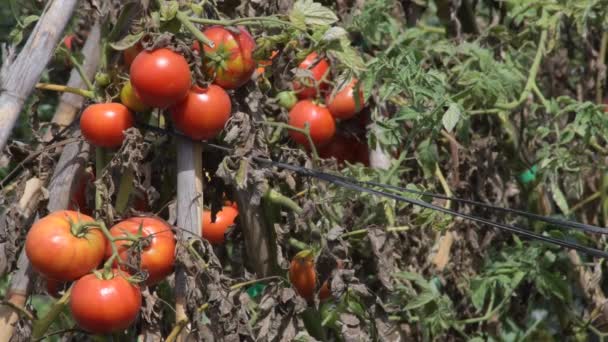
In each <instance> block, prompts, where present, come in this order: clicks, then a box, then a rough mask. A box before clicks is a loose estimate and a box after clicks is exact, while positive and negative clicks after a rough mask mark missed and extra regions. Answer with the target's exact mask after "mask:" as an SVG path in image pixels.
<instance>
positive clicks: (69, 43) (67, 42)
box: [63, 34, 74, 51]
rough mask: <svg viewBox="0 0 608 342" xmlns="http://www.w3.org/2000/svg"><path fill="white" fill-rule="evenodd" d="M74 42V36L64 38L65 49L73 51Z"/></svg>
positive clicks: (69, 35)
mask: <svg viewBox="0 0 608 342" xmlns="http://www.w3.org/2000/svg"><path fill="white" fill-rule="evenodd" d="M73 42H74V34H68V35H67V36H65V37H64V38H63V44H64V45H65V47H67V48H68V50H70V51H71V50H72V47H73Z"/></svg>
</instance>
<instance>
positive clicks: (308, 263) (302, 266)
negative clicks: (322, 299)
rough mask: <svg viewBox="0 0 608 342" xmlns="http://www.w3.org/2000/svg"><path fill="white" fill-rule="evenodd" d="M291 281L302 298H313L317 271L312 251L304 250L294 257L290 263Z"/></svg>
mask: <svg viewBox="0 0 608 342" xmlns="http://www.w3.org/2000/svg"><path fill="white" fill-rule="evenodd" d="M289 281H290V282H291V284H292V285H293V287H294V288H295V289H296V291H297V292H298V294H299V295H300V296H302V298H304V299H306V300H312V298H313V296H314V293H315V287H316V286H317V272H316V270H315V262H314V258H313V254H312V252H311V251H309V250H304V251H301V252H299V253H298V254H296V255H295V256H294V257H293V259H292V260H291V263H290V264H289Z"/></svg>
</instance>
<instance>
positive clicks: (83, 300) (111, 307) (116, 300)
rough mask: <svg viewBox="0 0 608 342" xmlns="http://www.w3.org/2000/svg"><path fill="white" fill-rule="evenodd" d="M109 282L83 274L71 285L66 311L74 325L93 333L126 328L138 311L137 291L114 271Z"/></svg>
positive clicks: (122, 275)
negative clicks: (68, 308)
mask: <svg viewBox="0 0 608 342" xmlns="http://www.w3.org/2000/svg"><path fill="white" fill-rule="evenodd" d="M112 272H113V274H114V277H113V278H112V279H107V280H106V279H99V278H98V277H97V276H96V275H95V274H92V273H91V274H87V275H85V276H84V277H82V278H80V279H78V280H77V281H76V282H75V283H74V287H73V288H72V293H71V295H70V310H71V311H72V315H73V316H74V320H75V321H76V323H77V324H78V326H79V327H80V328H82V329H84V330H86V331H88V332H90V333H93V334H108V333H112V332H118V331H122V330H125V329H127V328H128V327H129V326H130V325H131V324H133V322H135V319H136V318H137V314H138V313H139V310H140V309H141V290H140V289H139V287H138V286H136V285H133V284H131V283H129V281H128V280H127V279H126V277H128V274H126V273H124V272H120V271H118V270H116V269H114V270H113V271H112Z"/></svg>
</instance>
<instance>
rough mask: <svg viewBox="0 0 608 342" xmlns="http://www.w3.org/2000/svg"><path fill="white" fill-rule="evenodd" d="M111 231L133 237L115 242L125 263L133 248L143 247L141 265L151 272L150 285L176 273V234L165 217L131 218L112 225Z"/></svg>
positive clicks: (107, 255) (116, 235)
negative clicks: (174, 265) (174, 266)
mask: <svg viewBox="0 0 608 342" xmlns="http://www.w3.org/2000/svg"><path fill="white" fill-rule="evenodd" d="M110 234H111V235H112V236H114V237H123V238H128V239H131V240H118V241H116V242H115V244H116V247H117V248H118V253H119V258H121V259H122V260H124V261H125V262H126V261H127V260H128V255H129V249H130V248H131V247H135V246H137V247H139V248H141V265H140V267H141V269H142V270H144V271H146V272H148V279H147V281H146V283H147V284H148V285H151V284H155V283H158V282H159V281H161V280H163V279H164V278H165V277H166V276H168V275H169V274H171V273H172V272H173V264H174V262H175V236H174V234H173V231H172V230H171V226H169V224H168V223H167V222H165V221H164V220H162V219H160V218H156V217H131V218H128V219H126V220H124V221H121V222H119V223H117V224H116V225H114V226H113V227H112V228H110ZM140 234H141V235H140ZM133 240H135V241H133ZM111 255H112V248H111V247H110V243H109V242H108V244H107V247H106V258H109V257H110V256H111Z"/></svg>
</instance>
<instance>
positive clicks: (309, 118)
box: [289, 100, 336, 146]
mask: <svg viewBox="0 0 608 342" xmlns="http://www.w3.org/2000/svg"><path fill="white" fill-rule="evenodd" d="M307 123H308V125H309V126H310V137H311V138H312V142H313V144H314V145H315V146H323V145H325V144H327V143H328V142H330V141H331V139H332V138H333V136H334V134H335V133H336V123H335V121H334V117H333V116H331V113H330V112H329V110H327V108H326V107H324V106H321V105H318V104H315V103H314V102H312V101H310V100H302V101H299V102H298V103H296V105H295V106H293V108H292V109H291V111H290V112H289V125H290V126H293V127H297V128H301V129H304V128H305V125H306V124H307ZM289 135H290V136H291V138H292V139H293V140H294V141H295V142H297V143H298V144H301V145H304V146H308V145H309V143H308V139H307V138H306V135H304V134H302V133H300V132H296V131H294V130H289Z"/></svg>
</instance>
